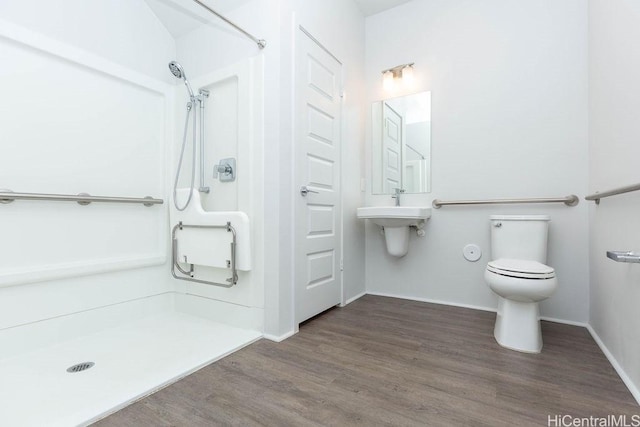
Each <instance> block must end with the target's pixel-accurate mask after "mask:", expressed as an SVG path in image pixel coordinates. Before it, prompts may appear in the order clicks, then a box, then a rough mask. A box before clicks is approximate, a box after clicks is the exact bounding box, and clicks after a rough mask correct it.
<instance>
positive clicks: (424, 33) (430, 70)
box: [366, 0, 588, 322]
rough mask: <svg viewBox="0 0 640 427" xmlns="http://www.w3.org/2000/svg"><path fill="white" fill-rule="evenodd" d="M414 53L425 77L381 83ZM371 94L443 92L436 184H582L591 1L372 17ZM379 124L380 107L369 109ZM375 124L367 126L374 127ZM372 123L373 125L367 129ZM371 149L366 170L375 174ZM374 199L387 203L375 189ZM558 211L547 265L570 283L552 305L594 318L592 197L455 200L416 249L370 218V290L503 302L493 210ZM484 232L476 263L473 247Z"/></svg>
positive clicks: (488, 0)
mask: <svg viewBox="0 0 640 427" xmlns="http://www.w3.org/2000/svg"><path fill="white" fill-rule="evenodd" d="M408 62H415V77H416V78H415V80H416V82H415V85H414V87H413V88H411V89H405V90H403V91H398V92H394V93H383V89H382V76H381V71H382V70H384V69H387V68H390V67H393V66H395V65H398V64H402V63H408ZM366 72H367V74H366V81H367V94H368V95H369V102H373V101H375V100H379V99H381V98H387V97H393V96H399V95H403V94H406V93H412V92H418V91H422V90H431V91H432V178H433V186H432V193H431V194H428V195H406V196H403V203H404V204H407V205H427V206H430V205H431V201H432V199H434V198H438V199H485V198H512V197H518V198H520V197H550V196H565V195H568V194H577V195H584V194H585V193H586V190H587V188H586V182H587V163H588V160H587V151H588V148H587V7H586V3H585V2H584V1H582V0H567V1H562V2H557V1H553V0H527V1H518V2H513V1H509V0H485V1H482V2H477V1H471V0H452V1H446V2H442V1H435V0H414V1H412V2H410V3H407V4H405V5H402V6H399V7H396V8H394V9H391V10H389V11H387V12H383V13H380V14H378V15H374V16H371V17H369V18H367V20H366ZM369 123H370V120H369ZM369 127H370V124H368V125H367V128H369ZM367 132H368V135H370V134H371V133H370V130H369V129H367ZM370 164H371V153H370V152H368V153H367V159H366V167H367V179H368V184H370V182H371V181H370V179H371V171H370V166H369V165H370ZM368 193H369V196H368V198H367V203H368V204H371V205H390V204H392V202H393V201H392V199H391V198H390V197H388V196H371V195H370V190H369V191H368ZM491 214H548V215H550V216H551V218H552V222H551V228H550V232H549V233H550V234H549V256H548V264H549V265H551V266H553V267H554V268H555V269H556V272H557V275H558V277H559V280H560V287H559V289H558V291H557V292H556V294H555V295H554V296H553V297H552V298H550V299H549V300H547V301H545V302H544V303H542V304H541V312H542V315H543V316H547V317H552V318H559V319H564V320H571V321H579V322H585V321H586V320H587V319H588V267H587V253H588V251H587V244H588V238H587V232H588V229H587V205H586V204H585V203H584V202H582V203H581V204H580V205H579V206H577V207H574V208H568V207H566V206H564V205H535V206H534V205H527V206H493V207H445V208H442V209H441V210H434V212H433V216H432V218H431V219H430V220H429V222H428V224H427V226H426V229H425V231H426V237H424V238H417V237H416V236H415V235H414V236H412V237H411V242H410V249H409V254H408V255H407V256H405V257H404V258H402V259H395V258H392V257H389V256H388V255H387V254H386V252H385V250H384V242H383V240H382V236H381V235H380V234H379V233H378V230H377V229H376V226H374V225H371V224H368V225H367V245H366V248H367V249H366V250H367V254H366V278H367V290H368V291H369V292H376V293H386V294H393V295H399V296H406V297H412V298H423V299H431V300H437V301H442V302H447V303H452V304H462V305H471V306H480V307H487V308H494V307H495V298H494V296H493V295H492V293H491V291H490V290H489V288H488V287H487V285H486V284H485V283H484V280H483V271H484V268H485V266H486V263H487V261H489V258H490V246H489V215H491ZM467 243H476V244H479V245H480V246H481V248H482V249H483V251H484V254H483V257H482V259H481V260H480V261H479V262H477V263H469V262H467V261H465V260H464V259H463V257H462V248H463V246H464V245H465V244H467Z"/></svg>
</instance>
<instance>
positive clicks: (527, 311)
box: [493, 297, 542, 353]
mask: <svg viewBox="0 0 640 427" xmlns="http://www.w3.org/2000/svg"><path fill="white" fill-rule="evenodd" d="M493 336H494V337H495V339H496V341H497V342H498V344H500V345H501V346H502V347H506V348H508V349H510V350H515V351H521V352H524V353H540V351H541V350H542V330H541V329H540V314H539V311H538V303H537V302H518V301H513V300H510V299H507V298H503V297H498V313H497V316H496V325H495V328H494V330H493Z"/></svg>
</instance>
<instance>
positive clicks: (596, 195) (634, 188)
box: [584, 184, 640, 205]
mask: <svg viewBox="0 0 640 427" xmlns="http://www.w3.org/2000/svg"><path fill="white" fill-rule="evenodd" d="M638 190H640V184H633V185H627V186H626V187H620V188H616V189H614V190H609V191H603V192H602V193H594V194H590V195H588V196H587V197H585V198H584V199H585V200H595V202H596V205H599V204H600V199H604V198H605V197H611V196H617V195H618V194H624V193H630V192H632V191H638Z"/></svg>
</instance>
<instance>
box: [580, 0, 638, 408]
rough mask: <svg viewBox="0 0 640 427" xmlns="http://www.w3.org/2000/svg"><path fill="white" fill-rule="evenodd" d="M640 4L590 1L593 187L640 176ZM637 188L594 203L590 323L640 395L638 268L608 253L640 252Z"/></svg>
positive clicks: (627, 181) (619, 183)
mask: <svg viewBox="0 0 640 427" xmlns="http://www.w3.org/2000/svg"><path fill="white" fill-rule="evenodd" d="M639 38H640V4H639V3H638V2H636V1H632V0H620V1H615V2H611V1H607V0H590V1H589V90H590V94H589V139H590V147H589V154H590V176H589V188H590V190H592V192H595V191H605V190H610V189H613V188H616V187H620V186H626V185H631V184H635V183H637V182H638V158H640V145H639V144H638V140H639V138H640V129H639V128H638V111H640V86H638V83H637V82H638V76H639V75H640V52H638V49H637V48H636V46H635V41H636V40H638V39H639ZM639 209H640V197H639V196H638V193H630V194H626V195H620V196H616V197H612V198H608V199H603V200H602V201H601V204H600V205H599V206H595V205H594V204H591V206H590V208H589V213H590V218H589V220H590V229H591V239H590V248H591V250H590V266H591V315H590V324H591V326H592V327H593V329H594V330H595V331H596V332H597V334H598V335H599V336H600V338H601V339H602V341H603V343H604V344H605V345H606V346H607V348H608V349H609V351H610V352H611V354H612V355H613V357H614V358H615V359H616V360H617V361H618V363H619V364H620V365H621V367H622V368H623V369H624V371H625V372H626V374H627V375H628V377H629V379H630V380H631V381H632V382H633V383H634V384H635V396H636V399H638V400H639V401H640V393H638V389H640V358H639V357H638V355H640V315H638V303H639V301H640V266H639V265H637V264H622V263H616V262H613V261H611V260H609V259H607V258H606V257H605V254H606V251H608V250H633V251H636V252H637V251H640V224H639V223H638V219H637V218H638V216H637V213H638V210H639Z"/></svg>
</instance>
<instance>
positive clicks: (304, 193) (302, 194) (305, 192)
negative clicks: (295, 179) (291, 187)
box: [300, 185, 319, 197]
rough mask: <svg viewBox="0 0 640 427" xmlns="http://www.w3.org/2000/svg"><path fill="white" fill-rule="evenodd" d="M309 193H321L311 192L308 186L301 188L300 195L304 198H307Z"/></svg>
mask: <svg viewBox="0 0 640 427" xmlns="http://www.w3.org/2000/svg"><path fill="white" fill-rule="evenodd" d="M309 193H316V194H318V193H319V191H314V190H309V189H308V188H307V186H306V185H303V186H302V187H300V195H301V196H302V197H307V194H309Z"/></svg>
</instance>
